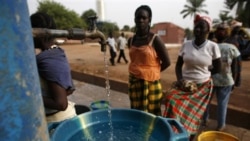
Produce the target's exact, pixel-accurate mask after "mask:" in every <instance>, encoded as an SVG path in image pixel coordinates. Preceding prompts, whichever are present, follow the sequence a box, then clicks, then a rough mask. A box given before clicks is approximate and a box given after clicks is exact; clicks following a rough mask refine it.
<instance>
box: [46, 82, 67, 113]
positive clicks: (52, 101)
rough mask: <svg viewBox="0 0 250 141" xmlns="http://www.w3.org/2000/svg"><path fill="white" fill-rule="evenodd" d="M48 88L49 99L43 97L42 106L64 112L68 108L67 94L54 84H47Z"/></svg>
mask: <svg viewBox="0 0 250 141" xmlns="http://www.w3.org/2000/svg"><path fill="white" fill-rule="evenodd" d="M47 82H48V81H47ZM48 88H49V90H50V91H49V93H50V96H51V97H45V96H43V102H44V106H45V107H47V108H51V109H56V110H60V111H64V110H65V109H66V108H67V107H68V99H67V95H68V92H67V91H66V90H65V89H64V88H63V87H61V86H60V85H58V84H57V83H55V82H48Z"/></svg>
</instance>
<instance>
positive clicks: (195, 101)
mask: <svg viewBox="0 0 250 141" xmlns="http://www.w3.org/2000/svg"><path fill="white" fill-rule="evenodd" d="M197 86H198V91H197V92H196V93H190V92H184V91H180V90H177V89H171V90H170V91H169V92H168V94H167V95H166V103H165V110H164V113H163V116H164V117H168V118H176V119H177V120H179V121H180V122H181V123H182V124H183V126H184V127H185V128H186V129H187V131H188V132H189V134H196V133H197V132H198V130H199V127H200V124H201V120H202V117H203V114H204V112H205V110H206V107H207V105H208V103H209V102H210V99H211V96H212V89H213V83H212V80H209V81H207V82H205V83H202V84H197Z"/></svg>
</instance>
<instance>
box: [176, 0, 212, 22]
mask: <svg viewBox="0 0 250 141" xmlns="http://www.w3.org/2000/svg"><path fill="white" fill-rule="evenodd" d="M204 2H205V0H187V4H185V5H184V9H183V10H182V11H181V12H180V13H181V14H183V19H185V18H186V17H187V16H191V17H193V16H195V14H197V13H206V14H208V11H206V10H203V9H202V8H203V7H206V5H205V4H203V3H204Z"/></svg>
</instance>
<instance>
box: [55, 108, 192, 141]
mask: <svg viewBox="0 0 250 141" xmlns="http://www.w3.org/2000/svg"><path fill="white" fill-rule="evenodd" d="M109 113H110V112H109V111H108V110H107V109H103V110H95V111H90V112H86V113H83V114H81V115H79V116H77V117H75V118H73V119H70V120H67V121H65V122H63V123H62V124H60V125H59V126H58V127H57V128H56V130H55V132H54V133H53V135H52V136H51V140H52V141H188V140H189V138H188V133H187V131H186V130H185V129H184V127H183V126H182V125H181V124H180V123H179V122H178V121H177V120H175V119H170V118H163V117H160V116H154V115H152V114H149V113H146V112H142V111H138V110H132V109H111V116H110V114H109ZM110 121H111V122H110ZM173 128H174V129H175V131H174V130H173Z"/></svg>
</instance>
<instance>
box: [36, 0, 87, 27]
mask: <svg viewBox="0 0 250 141" xmlns="http://www.w3.org/2000/svg"><path fill="white" fill-rule="evenodd" d="M37 11H39V12H46V13H47V14H49V15H50V16H52V17H53V18H54V20H55V23H56V25H57V28H58V29H69V28H84V27H86V23H84V21H83V20H81V18H80V17H79V15H78V14H77V13H76V12H74V11H72V10H68V9H66V8H65V7H64V6H63V5H61V4H60V3H57V2H54V1H50V0H43V1H39V6H38V10H37Z"/></svg>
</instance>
